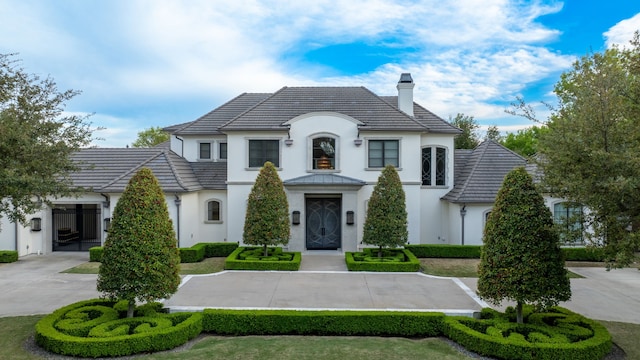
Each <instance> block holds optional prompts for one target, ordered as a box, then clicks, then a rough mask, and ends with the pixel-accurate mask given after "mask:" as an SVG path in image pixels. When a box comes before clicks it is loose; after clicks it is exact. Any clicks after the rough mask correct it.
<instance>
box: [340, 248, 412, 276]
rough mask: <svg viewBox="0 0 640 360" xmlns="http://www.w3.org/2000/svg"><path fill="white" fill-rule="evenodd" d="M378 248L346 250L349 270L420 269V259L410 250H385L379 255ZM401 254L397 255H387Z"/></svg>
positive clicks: (388, 270) (390, 270)
mask: <svg viewBox="0 0 640 360" xmlns="http://www.w3.org/2000/svg"><path fill="white" fill-rule="evenodd" d="M378 251H379V250H378V249H373V248H365V249H363V251H362V252H360V253H353V252H345V261H346V263H347V269H349V271H376V272H416V271H419V270H420V260H418V258H417V257H415V255H413V253H412V252H411V251H409V250H406V249H398V250H390V249H385V250H383V257H382V258H379V257H378ZM385 253H386V254H387V255H391V254H394V255H395V254H399V257H397V256H386V257H385Z"/></svg>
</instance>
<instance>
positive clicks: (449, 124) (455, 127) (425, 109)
mask: <svg viewBox="0 0 640 360" xmlns="http://www.w3.org/2000/svg"><path fill="white" fill-rule="evenodd" d="M413 104H414V105H417V106H418V107H419V108H421V109H422V110H424V111H426V112H428V113H429V114H431V115H433V116H435V117H437V118H438V119H440V120H442V122H443V123H445V124H446V125H448V126H449V127H451V128H454V129H458V130H460V133H462V129H460V128H459V127H457V126H454V125H452V124H451V123H450V122H448V121H447V120H445V119H443V118H441V117H440V116H438V115H437V114H436V113H434V112H433V111H431V110H429V109H427V108H426V107H424V106H422V105H420V104H419V103H417V102H415V101H414V102H413Z"/></svg>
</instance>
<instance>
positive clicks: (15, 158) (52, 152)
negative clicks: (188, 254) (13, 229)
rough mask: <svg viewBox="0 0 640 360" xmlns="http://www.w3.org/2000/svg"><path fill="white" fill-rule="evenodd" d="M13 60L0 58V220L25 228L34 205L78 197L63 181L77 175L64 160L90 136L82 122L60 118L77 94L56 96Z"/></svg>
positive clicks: (49, 83) (49, 81) (53, 88)
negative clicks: (16, 223)
mask: <svg viewBox="0 0 640 360" xmlns="http://www.w3.org/2000/svg"><path fill="white" fill-rule="evenodd" d="M13 56H14V55H11V54H0V217H2V216H7V217H8V218H9V219H10V220H11V221H15V222H20V223H22V224H26V215H27V214H31V213H33V212H35V211H37V210H38V209H39V207H40V201H38V200H42V201H44V202H46V203H48V202H49V199H51V198H57V197H62V196H70V195H73V194H76V193H79V192H80V191H81V189H78V188H75V187H74V186H73V184H72V182H71V179H70V177H69V174H70V173H72V172H74V171H76V170H77V169H78V164H76V163H74V162H73V161H72V159H71V157H70V156H71V154H73V153H74V152H75V151H77V150H79V149H80V148H82V147H85V146H87V145H89V144H90V142H91V140H92V131H93V130H92V129H91V127H90V124H89V123H87V122H86V119H87V117H86V116H77V115H68V114H63V110H64V107H65V103H66V102H67V101H68V100H70V99H72V98H73V97H74V96H76V95H78V94H79V92H77V91H73V90H67V91H63V92H59V91H58V89H57V87H56V83H55V82H54V81H53V79H51V78H46V79H41V78H40V77H38V76H36V75H31V74H28V73H26V72H25V71H24V70H23V69H22V68H20V67H18V65H17V63H18V61H17V60H14V59H13Z"/></svg>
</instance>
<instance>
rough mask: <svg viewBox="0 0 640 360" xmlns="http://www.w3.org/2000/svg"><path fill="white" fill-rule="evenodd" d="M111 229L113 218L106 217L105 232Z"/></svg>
mask: <svg viewBox="0 0 640 360" xmlns="http://www.w3.org/2000/svg"><path fill="white" fill-rule="evenodd" d="M109 229H111V218H104V232H108V231H109Z"/></svg>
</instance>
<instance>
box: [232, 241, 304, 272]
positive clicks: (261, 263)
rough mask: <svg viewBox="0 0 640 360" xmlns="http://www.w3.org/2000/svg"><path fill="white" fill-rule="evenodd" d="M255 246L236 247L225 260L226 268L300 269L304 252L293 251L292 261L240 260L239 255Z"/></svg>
mask: <svg viewBox="0 0 640 360" xmlns="http://www.w3.org/2000/svg"><path fill="white" fill-rule="evenodd" d="M255 248H256V247H254V246H248V247H245V246H240V247H238V248H237V249H235V250H234V251H233V252H232V253H231V254H229V256H227V260H225V262H224V269H225V270H274V271H298V270H299V269H300V262H301V261H302V254H301V253H300V252H291V254H293V259H292V260H291V261H268V260H258V261H252V260H240V259H238V255H239V254H240V253H241V252H243V251H245V250H247V249H255Z"/></svg>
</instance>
